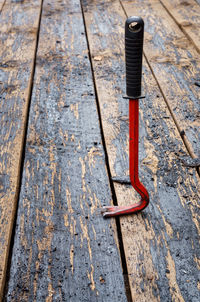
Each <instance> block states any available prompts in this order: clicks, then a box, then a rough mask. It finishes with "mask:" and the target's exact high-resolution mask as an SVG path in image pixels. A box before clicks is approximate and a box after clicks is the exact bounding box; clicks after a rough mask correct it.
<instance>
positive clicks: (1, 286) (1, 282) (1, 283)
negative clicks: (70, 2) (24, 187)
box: [0, 0, 43, 301]
mask: <svg viewBox="0 0 200 302" xmlns="http://www.w3.org/2000/svg"><path fill="white" fill-rule="evenodd" d="M5 3H6V0H5V1H4V3H3V5H2V9H3V7H4V5H5ZM42 6H43V0H41V1H40V8H39V16H38V22H37V30H36V35H35V45H34V51H33V60H32V66H31V73H30V78H29V81H28V89H27V98H26V104H25V106H24V107H25V114H24V116H25V118H24V127H23V131H22V136H21V146H20V147H21V148H20V153H19V159H18V173H17V177H16V180H17V181H16V192H15V198H14V199H13V210H12V217H10V233H9V236H8V238H7V244H6V246H7V248H6V251H5V255H1V258H4V259H1V263H2V266H3V267H2V271H3V273H2V278H1V279H0V301H1V300H2V298H3V295H4V292H5V290H6V287H5V285H6V284H5V283H6V278H8V274H9V270H10V261H11V257H12V248H13V242H14V234H15V226H16V218H17V209H18V201H19V195H20V188H21V180H22V173H23V166H24V157H25V147H26V136H27V129H28V120H29V109H30V104H31V95H32V88H33V81H34V74H35V63H36V56H37V48H38V40H39V32H40V22H41V15H42ZM2 9H1V11H2Z"/></svg>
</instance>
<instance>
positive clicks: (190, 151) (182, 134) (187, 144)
mask: <svg viewBox="0 0 200 302" xmlns="http://www.w3.org/2000/svg"><path fill="white" fill-rule="evenodd" d="M119 2H120V4H121V7H122V9H123V11H124V13H125V15H126V17H128V14H127V9H126V8H125V5H124V4H123V1H122V0H119ZM159 2H160V4H161V5H162V6H163V8H164V9H165V10H166V12H167V13H168V15H169V17H170V18H172V19H173V21H174V22H175V23H176V24H177V26H178V27H179V28H180V30H181V31H182V32H183V34H184V35H185V36H186V37H187V39H188V40H189V41H192V44H193V45H194V48H195V49H196V50H197V51H198V52H199V48H198V42H197V45H196V44H195V43H194V41H193V39H192V38H191V36H190V35H189V33H187V30H186V31H185V30H184V29H183V27H182V26H181V25H180V22H178V21H177V20H176V19H175V17H174V16H173V15H172V14H171V13H170V11H169V9H167V7H166V4H165V5H164V3H163V2H165V0H163V1H162V0H159ZM168 5H169V4H168ZM143 54H144V57H145V59H146V61H147V64H148V66H149V68H150V70H151V72H152V74H153V77H154V79H155V81H156V83H157V85H158V87H159V89H160V92H161V94H162V96H163V99H164V101H165V103H166V105H167V108H168V110H169V112H170V115H171V117H172V119H173V121H174V123H175V125H176V127H177V129H178V132H179V134H180V137H181V139H182V141H183V143H184V145H185V147H186V150H187V151H188V154H189V156H190V157H191V158H192V159H196V158H198V157H197V155H196V154H195V152H194V150H193V147H192V144H191V142H189V140H188V138H187V136H186V133H185V131H184V130H183V128H182V127H181V126H180V122H179V121H178V119H177V118H176V116H175V114H174V112H173V108H172V106H171V105H170V102H169V101H168V99H167V97H166V95H165V92H164V91H163V88H162V87H161V85H160V82H159V80H158V78H157V76H156V74H155V72H154V69H153V67H152V65H151V62H150V61H149V58H148V54H147V53H146V52H145V50H144V51H143ZM196 171H197V173H198V175H199V176H200V167H196Z"/></svg>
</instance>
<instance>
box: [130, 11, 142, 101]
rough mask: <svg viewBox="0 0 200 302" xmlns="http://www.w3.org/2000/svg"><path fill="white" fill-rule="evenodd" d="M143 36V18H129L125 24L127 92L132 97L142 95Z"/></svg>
mask: <svg viewBox="0 0 200 302" xmlns="http://www.w3.org/2000/svg"><path fill="white" fill-rule="evenodd" d="M143 38H144V21H143V20H142V18H140V17H130V18H128V19H127V20H126V24H125V58H126V94H127V97H129V98H131V99H134V98H139V97H141V78H142V51H143Z"/></svg>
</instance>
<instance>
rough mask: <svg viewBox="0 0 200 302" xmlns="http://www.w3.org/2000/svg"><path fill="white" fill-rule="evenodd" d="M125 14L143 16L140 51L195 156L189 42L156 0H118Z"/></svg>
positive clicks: (195, 73)
mask: <svg viewBox="0 0 200 302" xmlns="http://www.w3.org/2000/svg"><path fill="white" fill-rule="evenodd" d="M122 3H123V6H124V8H125V10H126V12H127V14H128V15H132V14H133V15H140V16H143V18H144V20H145V44H144V52H145V55H146V57H147V59H148V62H149V64H150V66H151V69H152V70H153V73H154V75H155V77H156V79H157V82H158V83H159V85H160V87H161V89H162V92H163V94H164V97H165V98H166V100H167V101H168V103H169V105H170V107H171V109H172V111H173V113H174V114H175V116H176V118H177V120H178V122H179V125H180V128H181V129H182V130H184V131H185V133H186V137H187V138H188V140H189V142H190V145H191V146H192V148H193V149H194V152H195V154H196V155H197V156H199V150H200V145H199V144H200V125H199V118H200V115H199V112H200V109H199V93H200V88H199V87H198V86H196V85H195V82H196V81H198V79H199V73H200V59H199V53H198V52H197V51H196V49H195V48H194V46H193V45H192V43H191V42H190V41H189V40H188V39H187V37H186V36H185V35H184V34H183V32H182V31H181V30H180V28H179V27H178V25H177V24H176V23H175V21H174V20H173V19H172V18H171V17H170V16H169V14H168V13H167V11H166V10H165V9H164V8H163V6H162V5H161V3H160V2H159V0H142V1H140V4H139V5H138V3H137V2H133V1H131V2H130V1H125V0H123V1H122Z"/></svg>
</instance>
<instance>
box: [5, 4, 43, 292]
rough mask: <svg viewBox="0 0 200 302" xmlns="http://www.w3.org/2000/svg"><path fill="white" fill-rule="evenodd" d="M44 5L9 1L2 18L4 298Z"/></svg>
mask: <svg viewBox="0 0 200 302" xmlns="http://www.w3.org/2000/svg"><path fill="white" fill-rule="evenodd" d="M40 2H41V1H39V0H37V1H34V3H30V1H25V2H16V1H7V2H6V4H5V5H4V7H3V11H2V12H1V15H0V91H1V96H0V144H1V149H0V200H1V208H0V296H1V294H2V290H3V285H4V280H5V273H6V265H7V258H8V252H9V246H10V238H11V234H12V227H13V220H14V218H15V210H16V204H17V199H18V191H19V188H18V186H19V181H20V167H21V159H22V150H23V141H24V133H25V128H26V118H27V110H28V103H29V97H30V91H31V83H32V72H33V64H34V56H35V45H36V37H37V28H38V22H39V16H40ZM24 12H25V13H24Z"/></svg>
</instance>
